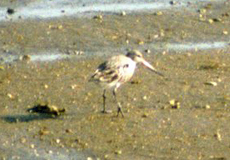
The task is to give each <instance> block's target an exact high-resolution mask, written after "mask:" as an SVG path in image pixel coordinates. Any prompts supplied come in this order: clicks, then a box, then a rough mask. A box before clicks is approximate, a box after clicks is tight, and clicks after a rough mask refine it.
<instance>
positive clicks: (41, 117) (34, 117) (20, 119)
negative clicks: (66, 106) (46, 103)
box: [0, 114, 57, 123]
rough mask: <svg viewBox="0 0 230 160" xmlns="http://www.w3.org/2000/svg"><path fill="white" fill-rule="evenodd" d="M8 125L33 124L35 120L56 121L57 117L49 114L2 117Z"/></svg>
mask: <svg viewBox="0 0 230 160" xmlns="http://www.w3.org/2000/svg"><path fill="white" fill-rule="evenodd" d="M0 118H1V119H3V120H4V121H6V122H8V123H18V122H31V121H35V120H45V119H56V118H57V117H56V116H53V115H49V114H29V115H7V116H2V117H0Z"/></svg>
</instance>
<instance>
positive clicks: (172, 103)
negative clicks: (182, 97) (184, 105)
mask: <svg viewBox="0 0 230 160" xmlns="http://www.w3.org/2000/svg"><path fill="white" fill-rule="evenodd" d="M169 104H170V106H171V107H172V108H173V109H179V108H180V102H178V101H177V100H175V99H172V100H170V101H169Z"/></svg>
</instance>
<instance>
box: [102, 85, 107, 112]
mask: <svg viewBox="0 0 230 160" xmlns="http://www.w3.org/2000/svg"><path fill="white" fill-rule="evenodd" d="M105 93H106V90H105V89H104V91H103V95H102V97H103V110H102V113H106V111H105V100H106V96H105Z"/></svg>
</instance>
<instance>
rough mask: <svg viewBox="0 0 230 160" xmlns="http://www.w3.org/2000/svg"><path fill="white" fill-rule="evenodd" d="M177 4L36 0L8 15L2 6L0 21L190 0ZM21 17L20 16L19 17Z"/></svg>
mask: <svg viewBox="0 0 230 160" xmlns="http://www.w3.org/2000/svg"><path fill="white" fill-rule="evenodd" d="M215 1H218V0H215ZM215 1H213V0H203V1H198V0H195V1H193V2H192V3H198V2H199V3H204V2H215ZM175 2H176V3H175V5H171V4H170V1H169V0H164V1H157V0H151V1H145V0H142V1H130V0H126V1H122V2H119V1H110V2H108V1H103V0H100V1H93V2H91V1H84V2H82V1H79V0H74V1H66V0H56V1H44V0H42V1H35V2H31V3H28V5H26V6H25V5H24V3H21V5H18V6H17V7H15V8H14V9H15V13H14V14H12V15H8V14H7V13H6V10H7V7H0V21H9V20H18V19H49V18H58V17H65V16H67V17H68V16H75V17H76V16H77V17H82V16H91V15H95V14H97V13H98V12H100V13H103V14H108V13H110V14H114V13H120V12H122V11H126V12H127V13H131V12H140V11H141V12H149V11H150V12H153V11H156V10H162V9H173V8H174V9H175V8H178V7H183V6H186V5H187V3H188V2H190V1H188V0H183V1H175ZM19 17H20V18H19Z"/></svg>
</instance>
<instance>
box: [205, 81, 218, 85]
mask: <svg viewBox="0 0 230 160" xmlns="http://www.w3.org/2000/svg"><path fill="white" fill-rule="evenodd" d="M204 84H206V85H210V86H217V82H213V81H210V82H205V83H204Z"/></svg>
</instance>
